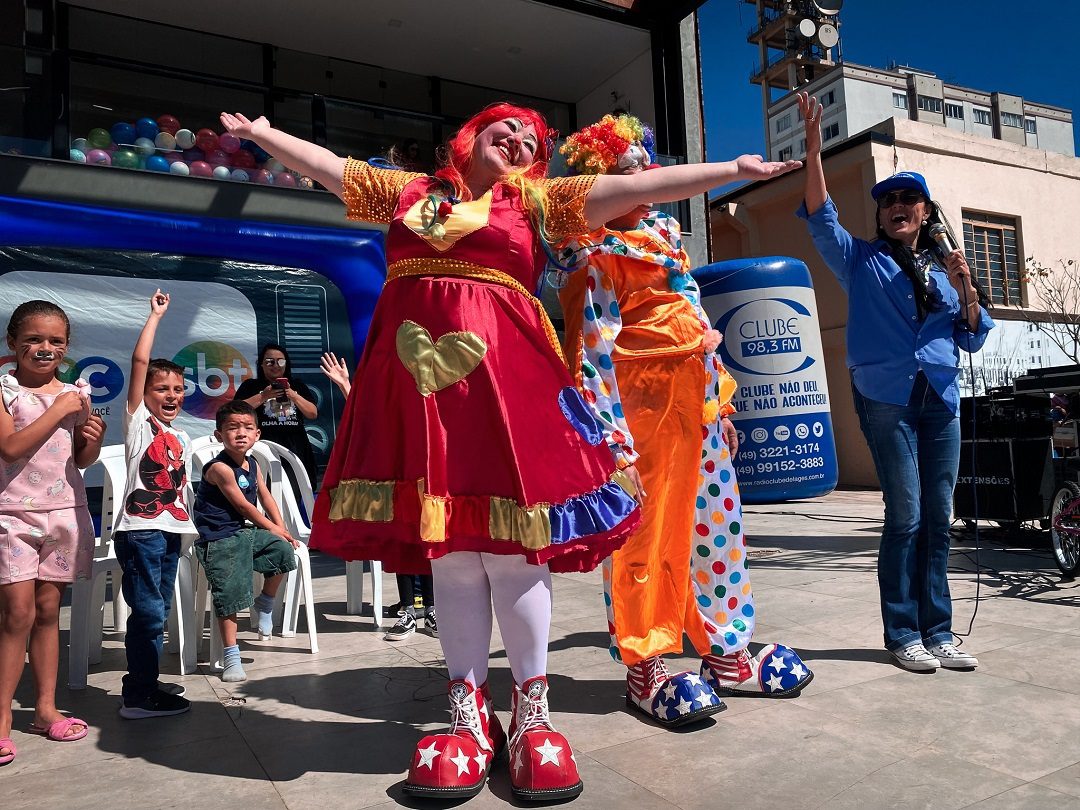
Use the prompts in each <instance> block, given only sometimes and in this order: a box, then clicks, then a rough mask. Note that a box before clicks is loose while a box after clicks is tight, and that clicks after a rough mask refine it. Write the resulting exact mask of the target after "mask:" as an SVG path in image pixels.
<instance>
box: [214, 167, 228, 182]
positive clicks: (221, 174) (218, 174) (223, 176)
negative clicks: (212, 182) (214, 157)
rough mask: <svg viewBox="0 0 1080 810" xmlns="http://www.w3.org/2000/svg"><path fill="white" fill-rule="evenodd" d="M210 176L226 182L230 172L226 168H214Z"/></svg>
mask: <svg viewBox="0 0 1080 810" xmlns="http://www.w3.org/2000/svg"><path fill="white" fill-rule="evenodd" d="M212 174H213V175H214V177H215V178H217V179H218V180H228V179H229V177H230V176H231V174H232V172H231V170H230V169H229V167H228V166H215V167H214V171H213V172H212Z"/></svg>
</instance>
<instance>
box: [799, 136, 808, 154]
mask: <svg viewBox="0 0 1080 810" xmlns="http://www.w3.org/2000/svg"><path fill="white" fill-rule="evenodd" d="M799 154H800V155H805V154H806V138H799Z"/></svg>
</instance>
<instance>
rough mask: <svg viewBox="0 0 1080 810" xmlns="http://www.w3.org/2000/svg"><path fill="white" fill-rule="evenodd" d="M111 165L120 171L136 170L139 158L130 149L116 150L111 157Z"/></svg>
mask: <svg viewBox="0 0 1080 810" xmlns="http://www.w3.org/2000/svg"><path fill="white" fill-rule="evenodd" d="M112 165H113V166H119V167H120V168H122V169H137V168H139V156H138V155H136V154H135V153H134V152H132V151H131V150H130V149H117V150H116V153H115V154H114V155H113V156H112Z"/></svg>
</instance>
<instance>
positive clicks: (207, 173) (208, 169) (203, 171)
mask: <svg viewBox="0 0 1080 810" xmlns="http://www.w3.org/2000/svg"><path fill="white" fill-rule="evenodd" d="M191 173H192V175H194V176H195V177H212V176H213V174H214V169H213V167H212V166H211V165H210V164H209V163H207V162H205V161H202V160H196V161H195V162H194V163H192V164H191Z"/></svg>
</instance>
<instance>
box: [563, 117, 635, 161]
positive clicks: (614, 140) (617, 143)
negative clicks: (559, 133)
mask: <svg viewBox="0 0 1080 810" xmlns="http://www.w3.org/2000/svg"><path fill="white" fill-rule="evenodd" d="M559 151H560V152H562V154H564V155H566V163H567V165H568V166H569V167H570V169H571V170H572V171H573V172H574V173H576V174H607V173H608V172H610V171H612V170H613V169H629V168H631V167H632V166H635V165H640V166H641V168H642V169H647V168H649V166H650V165H652V163H653V162H654V161H655V160H656V137H655V136H654V135H653V131H652V130H651V129H649V128H648V127H647V126H645V124H643V123H642V122H641V121H640V120H639V119H637V118H635V117H634V116H632V115H620V116H618V117H615V116H613V115H605V116H604V117H603V118H601V119H600V120H599V121H598V122H596V123H595V124H592V125H591V126H587V127H585V128H584V129H581V130H579V131H578V132H575V133H574V134H573V135H571V136H570V137H568V138H567V139H566V143H565V144H563V146H562V147H561V148H560V149H559Z"/></svg>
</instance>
